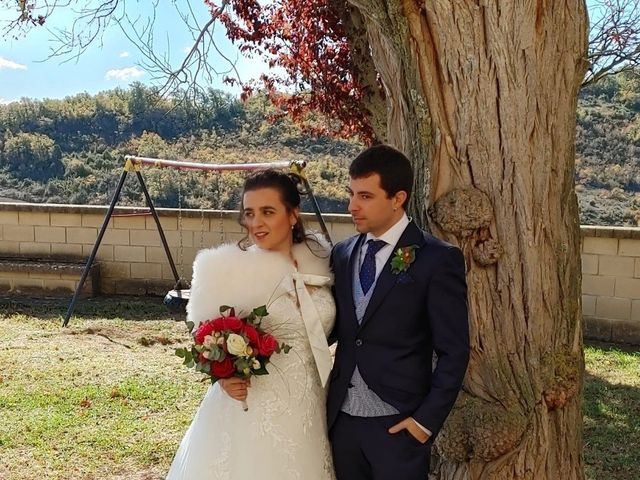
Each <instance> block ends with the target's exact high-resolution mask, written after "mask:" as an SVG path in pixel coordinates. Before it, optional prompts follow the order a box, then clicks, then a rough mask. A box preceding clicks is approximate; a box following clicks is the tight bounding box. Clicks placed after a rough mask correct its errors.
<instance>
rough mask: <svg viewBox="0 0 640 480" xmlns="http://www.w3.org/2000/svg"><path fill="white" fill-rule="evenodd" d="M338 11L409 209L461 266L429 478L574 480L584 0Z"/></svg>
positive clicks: (416, 2)
mask: <svg viewBox="0 0 640 480" xmlns="http://www.w3.org/2000/svg"><path fill="white" fill-rule="evenodd" d="M349 3H350V4H351V5H352V7H354V8H355V9H357V10H358V12H359V13H360V17H361V19H362V21H363V24H364V27H365V28H364V30H365V31H366V33H365V34H366V37H367V41H368V43H369V45H370V51H371V55H372V58H373V62H374V64H375V68H376V70H377V71H378V72H379V74H380V77H381V80H382V83H383V85H384V89H385V94H386V103H387V132H386V135H385V136H386V139H387V141H388V142H389V143H391V144H394V145H396V146H397V147H399V148H401V149H402V150H404V151H405V152H407V153H408V154H409V156H410V157H411V159H412V161H413V162H414V164H415V166H416V169H417V172H418V178H417V179H416V185H417V186H418V187H419V188H418V189H417V191H416V195H415V200H414V202H413V204H412V205H411V210H412V213H413V214H414V215H415V216H417V218H418V221H421V222H423V225H425V226H428V227H429V228H430V229H431V231H432V232H434V233H435V234H436V235H438V236H439V237H442V238H445V239H447V240H448V241H450V242H452V243H455V244H457V245H459V246H460V247H461V248H462V249H463V251H464V253H465V257H466V260H467V268H468V275H467V280H468V284H469V306H470V313H471V338H472V356H471V363H470V366H469V371H468V374H467V378H466V379H465V384H464V391H463V393H462V394H461V396H460V398H459V400H458V403H457V404H456V407H455V408H454V411H453V412H452V415H451V416H450V418H449V420H448V421H447V424H446V426H445V428H444V430H443V431H442V433H441V434H440V436H439V438H438V440H437V443H436V447H437V448H436V453H437V461H436V462H435V466H434V471H433V475H434V478H437V479H448V480H452V479H463V478H471V479H505V480H507V479H508V480H513V479H528V480H534V479H535V480H538V479H549V480H556V479H558V478H562V479H567V480H568V479H581V478H583V476H584V475H583V465H582V459H581V450H582V427H581V424H582V417H581V412H580V395H581V392H582V381H583V369H584V366H583V357H582V320H581V318H582V316H581V309H580V300H579V298H580V297H579V293H580V283H581V278H580V266H579V265H580V264H579V261H580V258H579V242H580V239H579V224H578V211H577V202H576V197H575V193H574V189H573V177H574V143H575V121H576V114H575V111H576V102H577V93H578V89H579V86H580V83H581V81H582V79H583V76H584V73H585V70H586V67H587V62H586V60H585V58H586V51H587V26H588V22H587V14H586V7H585V4H584V1H582V0H566V1H557V0H535V1H534V0H528V1H527V0H349ZM350 41H352V39H351V40H350ZM427 212H428V214H427Z"/></svg>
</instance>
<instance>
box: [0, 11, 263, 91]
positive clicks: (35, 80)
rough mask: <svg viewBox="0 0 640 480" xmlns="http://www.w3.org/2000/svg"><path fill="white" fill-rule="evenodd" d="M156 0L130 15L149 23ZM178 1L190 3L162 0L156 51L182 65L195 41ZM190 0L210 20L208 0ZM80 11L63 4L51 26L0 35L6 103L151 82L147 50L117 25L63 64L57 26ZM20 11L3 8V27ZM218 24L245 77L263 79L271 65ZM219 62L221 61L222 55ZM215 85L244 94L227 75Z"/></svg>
mask: <svg viewBox="0 0 640 480" xmlns="http://www.w3.org/2000/svg"><path fill="white" fill-rule="evenodd" d="M82 3H84V2H76V4H82ZM93 3H96V2H93ZM153 3H154V2H150V1H146V0H143V1H137V2H127V3H126V5H127V10H128V13H129V16H130V17H131V18H139V19H140V22H143V23H144V21H145V20H146V19H147V18H149V15H150V14H151V13H152V12H153V8H152V5H153ZM174 3H175V4H177V6H178V7H180V6H182V7H183V8H184V6H185V5H186V3H187V1H186V0H173V1H169V0H160V2H159V3H158V7H157V9H156V21H155V39H156V42H155V48H154V50H155V51H156V53H157V54H162V55H164V54H165V53H167V52H168V53H169V55H170V58H171V61H172V63H173V64H174V65H177V64H179V63H181V62H182V60H183V59H184V57H185V55H186V53H185V49H186V48H189V47H190V46H191V45H192V44H193V42H192V38H191V34H190V32H189V30H188V28H187V27H186V26H185V24H184V22H183V21H182V20H181V19H180V17H179V16H178V15H177V12H176V7H175V6H174ZM190 3H191V7H192V8H193V11H194V13H195V15H196V16H197V17H198V18H199V19H201V20H202V19H204V20H205V21H206V20H207V19H208V18H209V17H210V14H209V12H208V10H207V9H206V8H205V6H204V2H203V1H199V0H193V1H191V2H190ZM75 15H76V14H75V13H74V11H73V10H72V9H71V8H61V9H59V10H56V11H54V13H53V15H52V16H51V17H50V18H49V19H48V20H47V22H46V26H45V27H38V28H33V29H32V30H31V31H30V32H29V33H28V34H27V35H26V36H22V37H20V38H18V39H14V38H11V36H9V35H4V36H0V103H9V102H11V101H16V100H19V99H20V98H24V97H29V98H63V97H65V96H69V95H75V94H78V93H81V92H88V93H91V94H94V93H97V92H99V91H103V90H109V89H112V88H115V87H126V86H127V85H129V84H130V83H132V82H134V81H140V82H142V83H146V84H150V83H151V81H152V79H151V75H150V74H149V73H147V72H145V71H144V69H143V68H142V67H141V66H140V65H139V64H140V62H142V61H143V55H142V54H141V53H140V52H139V51H138V49H137V47H136V46H135V45H133V44H132V43H131V42H130V41H129V40H128V39H127V38H126V36H125V35H124V34H123V33H122V31H121V30H120V28H119V27H118V26H117V25H113V26H111V27H110V28H108V29H107V30H106V33H105V34H104V35H103V37H102V41H101V42H94V44H93V45H92V46H91V47H90V48H89V49H88V50H87V51H86V52H84V53H83V54H82V55H81V56H80V57H79V58H78V59H77V60H76V59H71V60H69V61H67V62H65V63H63V59H61V58H48V57H49V55H50V51H51V49H52V48H55V47H56V45H57V44H56V43H55V32H56V30H57V29H60V28H63V27H68V26H69V25H71V23H72V20H73V18H74V17H75ZM15 16H17V13H16V12H12V11H9V9H7V8H5V9H3V11H0V32H1V31H3V30H4V27H5V25H6V22H7V21H8V20H10V19H13V18H14V17H15ZM218 27H219V28H217V29H216V31H215V32H214V34H215V38H216V41H217V43H218V46H219V48H220V49H221V50H222V51H223V52H224V53H225V55H226V56H227V57H229V58H232V59H234V60H235V59H237V64H236V67H237V68H238V70H239V73H240V78H241V79H242V80H243V81H247V80H250V79H252V78H257V77H258V76H259V75H260V73H261V72H264V71H266V70H267V66H266V65H265V64H264V63H263V62H262V61H261V60H259V59H246V58H243V57H242V56H241V55H240V54H239V53H238V50H237V49H236V48H235V46H234V45H232V44H231V43H230V42H229V41H228V40H227V38H226V37H225V36H224V31H223V29H222V28H221V26H220V25H219V26H218ZM167 39H169V40H168V42H167ZM167 43H168V44H169V46H170V48H169V49H168V48H167ZM214 61H216V62H221V60H220V59H219V58H216V59H215V60H214ZM221 66H222V64H221ZM221 69H226V68H221ZM212 86H213V87H214V88H220V89H223V90H227V91H230V92H231V93H238V88H237V87H236V88H235V89H234V88H232V87H229V86H227V85H225V84H223V83H222V76H220V77H219V78H217V79H215V80H214V83H213V85H212Z"/></svg>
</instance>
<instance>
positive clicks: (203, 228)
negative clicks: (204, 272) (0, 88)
mask: <svg viewBox="0 0 640 480" xmlns="http://www.w3.org/2000/svg"><path fill="white" fill-rule="evenodd" d="M139 211H143V210H142V209H134V208H117V209H116V210H115V211H114V214H115V215H116V216H115V217H113V218H112V219H111V220H110V221H109V224H108V227H107V230H106V232H105V235H104V238H103V239H102V242H101V244H100V249H99V250H98V254H97V257H96V259H97V261H98V262H100V277H101V281H100V287H101V288H100V289H101V291H102V293H106V294H129V295H144V294H156V295H157V294H162V295H164V294H165V293H166V292H167V290H168V289H170V288H171V287H172V286H173V284H174V280H173V278H174V277H173V274H172V271H171V268H170V265H169V262H168V260H167V256H166V253H165V251H164V249H163V247H162V243H161V241H160V235H159V234H158V230H157V227H156V224H155V221H154V219H153V217H152V216H151V215H143V216H137V215H136V212H139ZM106 213H107V208H106V207H94V206H69V205H49V204H25V203H15V204H10V203H0V257H23V258H38V259H53V260H60V261H62V260H64V261H78V262H82V261H86V258H88V256H89V255H90V253H91V251H92V249H93V246H94V244H95V242H96V239H97V237H98V232H99V230H100V227H101V226H102V223H103V221H104V217H105V215H106ZM158 215H159V217H160V221H161V224H162V228H163V230H164V233H165V236H166V239H167V243H168V244H169V247H170V251H171V255H172V257H173V260H174V262H175V264H176V267H177V270H178V273H179V274H180V276H181V277H182V278H185V279H187V280H190V279H191V273H192V271H191V268H192V264H193V260H194V258H195V255H196V253H197V252H198V251H199V250H200V249H202V248H206V247H210V246H214V245H218V244H220V243H223V242H237V241H238V240H240V239H241V238H243V237H244V234H243V233H242V228H241V227H240V225H239V224H238V222H237V212H233V211H223V212H219V211H200V210H185V211H183V212H182V214H181V215H178V211H177V210H175V209H158ZM304 218H305V220H307V223H308V226H309V227H311V228H316V229H319V226H318V224H317V222H315V221H314V218H315V217H314V216H313V215H305V216H304ZM325 221H326V222H328V228H329V230H330V233H331V236H332V237H333V238H338V239H341V238H345V237H346V236H348V235H350V234H351V233H352V232H353V227H352V224H351V222H350V220H349V218H348V217H345V216H344V215H330V216H328V217H327V218H326V220H325ZM72 277H73V276H71V275H69V274H66V275H64V278H61V277H60V276H59V275H55V274H53V275H52V274H45V273H44V272H42V271H39V272H28V273H27V272H21V273H20V274H19V275H18V274H16V273H15V271H13V272H11V271H6V270H5V271H2V266H1V265H0V291H2V290H4V291H7V290H8V291H13V292H22V291H24V292H31V291H33V290H34V288H37V286H39V285H41V286H42V288H43V289H44V290H45V291H48V290H51V291H53V290H59V289H60V288H61V287H65V286H66V287H67V288H68V289H70V290H73V289H74V288H75V287H74V285H75V284H77V283H76V282H74V279H73V278H72ZM78 277H79V275H78Z"/></svg>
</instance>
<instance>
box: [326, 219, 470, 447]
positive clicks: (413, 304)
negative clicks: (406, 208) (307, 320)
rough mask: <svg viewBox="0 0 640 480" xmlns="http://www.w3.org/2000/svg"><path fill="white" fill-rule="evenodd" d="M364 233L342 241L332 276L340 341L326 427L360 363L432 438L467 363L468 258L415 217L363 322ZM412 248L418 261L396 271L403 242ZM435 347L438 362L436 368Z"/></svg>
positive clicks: (368, 378) (376, 387) (374, 384)
mask: <svg viewBox="0 0 640 480" xmlns="http://www.w3.org/2000/svg"><path fill="white" fill-rule="evenodd" d="M365 237H366V236H365V235H357V236H355V237H352V238H349V239H347V240H345V241H343V242H340V243H338V244H337V245H336V246H335V247H334V249H333V251H332V253H331V264H332V268H333V273H334V275H335V285H334V297H335V301H336V309H337V317H336V324H335V327H334V330H333V333H332V340H337V342H338V346H337V350H336V358H335V363H334V366H333V370H332V372H331V377H330V385H329V394H328V399H327V422H328V425H329V428H331V426H332V425H333V423H334V422H335V420H336V417H337V416H338V413H339V411H340V408H341V406H342V403H343V402H344V398H345V395H346V392H347V388H348V385H349V382H350V380H351V377H352V375H353V371H354V369H355V366H356V363H357V365H358V368H359V370H360V373H361V374H362V378H363V379H364V380H365V382H366V383H367V385H368V386H369V388H370V389H371V390H373V391H374V392H375V393H376V394H377V395H378V396H379V397H380V398H382V399H383V400H384V401H385V402H387V403H389V404H391V405H393V406H394V407H395V408H397V409H398V411H399V412H400V413H401V414H404V415H406V416H412V417H413V418H414V419H415V420H416V421H417V422H419V423H420V424H421V425H423V426H424V427H426V428H428V429H429V430H430V431H431V432H432V433H433V437H432V438H435V436H436V435H437V433H438V431H439V430H440V428H441V427H442V424H443V422H444V420H445V418H446V417H447V415H448V414H449V412H450V411H451V408H452V407H453V404H454V402H455V400H456V397H457V395H458V392H459V391H460V388H461V385H462V380H463V378H464V374H465V371H466V368H467V363H468V360H469V327H468V314H467V288H466V282H465V265H464V258H463V256H462V253H461V252H460V250H459V249H458V248H456V247H454V246H452V245H450V244H448V243H445V242H443V241H441V240H438V239H437V238H435V237H433V236H431V235H429V234H428V233H426V232H424V231H422V230H420V229H419V228H418V227H417V226H416V225H415V223H413V222H410V223H409V225H408V226H407V228H406V229H405V231H404V232H403V234H402V236H401V237H400V240H399V241H398V244H397V245H396V246H395V248H394V253H393V254H392V255H391V257H390V258H389V261H388V262H387V263H386V264H385V266H384V268H383V270H382V272H381V273H380V275H379V277H378V280H377V283H376V285H375V289H374V291H373V294H372V297H371V300H370V302H369V305H368V307H367V310H366V312H365V315H364V318H363V320H362V323H361V324H360V325H358V322H357V320H356V316H355V307H354V303H353V282H352V276H353V272H354V267H355V262H358V258H359V251H360V246H361V244H362V242H363V241H364V239H365ZM410 245H415V246H417V249H416V258H415V261H414V262H413V263H412V264H411V265H410V266H409V269H408V270H407V271H405V272H402V273H399V274H394V273H392V271H391V259H392V258H393V256H394V255H395V251H396V250H397V249H398V247H405V246H410ZM434 351H435V353H436V355H437V357H438V361H437V366H436V368H435V370H433V371H432V358H433V352H434Z"/></svg>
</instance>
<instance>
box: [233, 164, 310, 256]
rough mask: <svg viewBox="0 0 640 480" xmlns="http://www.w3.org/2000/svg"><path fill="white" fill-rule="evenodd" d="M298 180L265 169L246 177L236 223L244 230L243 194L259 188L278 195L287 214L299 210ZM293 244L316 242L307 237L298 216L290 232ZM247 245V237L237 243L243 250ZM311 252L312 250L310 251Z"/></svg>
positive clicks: (282, 173)
mask: <svg viewBox="0 0 640 480" xmlns="http://www.w3.org/2000/svg"><path fill="white" fill-rule="evenodd" d="M299 183H300V179H299V178H298V177H297V176H296V175H293V174H287V173H284V172H281V171H279V170H273V169H267V170H259V171H257V172H254V173H252V174H250V175H248V176H247V178H246V179H245V181H244V186H243V187H242V195H241V196H240V198H241V200H240V214H239V217H238V222H239V223H240V225H241V226H242V227H244V228H246V226H245V224H244V205H243V204H242V202H243V200H242V199H243V198H244V194H245V192H250V191H252V190H259V189H261V188H272V189H274V190H277V191H278V192H279V193H280V199H281V200H282V203H284V206H285V207H286V209H287V212H289V213H290V212H292V211H294V210H295V209H296V208H300V192H299V191H298V184H299ZM291 235H292V238H293V243H302V242H306V241H307V240H312V241H314V242H315V243H317V240H316V239H315V238H313V237H312V236H309V235H307V233H306V231H305V229H304V224H303V222H302V217H301V216H300V215H298V219H297V221H296V223H295V224H294V225H293V228H292V230H291ZM248 243H249V236H248V235H247V236H245V237H244V238H243V239H241V240H240V241H239V242H238V246H239V247H240V248H242V249H243V250H244V249H246V248H247V246H248ZM312 250H313V249H312Z"/></svg>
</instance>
